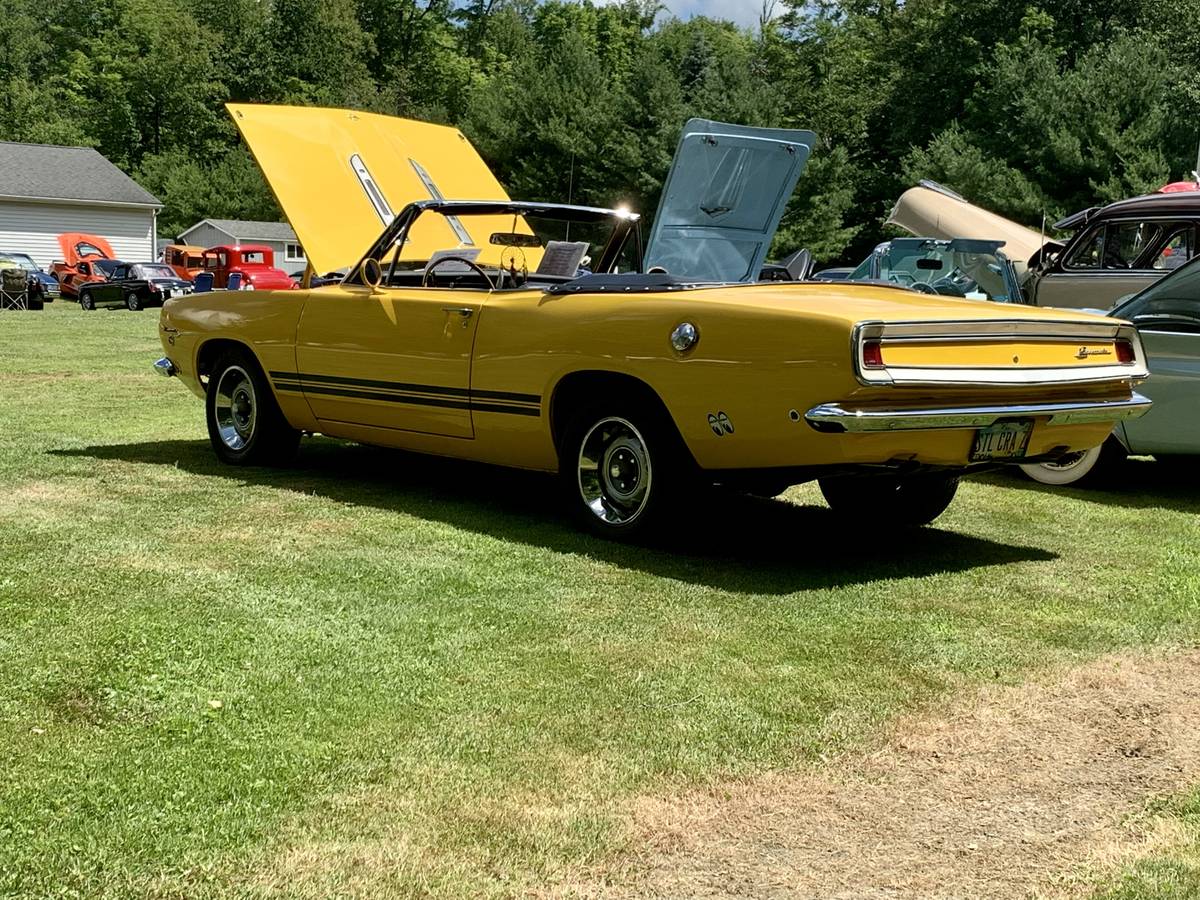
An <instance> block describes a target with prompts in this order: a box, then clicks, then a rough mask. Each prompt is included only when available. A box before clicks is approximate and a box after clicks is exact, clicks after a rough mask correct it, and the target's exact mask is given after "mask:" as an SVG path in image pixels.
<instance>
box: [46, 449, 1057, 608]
mask: <svg viewBox="0 0 1200 900" xmlns="http://www.w3.org/2000/svg"><path fill="white" fill-rule="evenodd" d="M50 452H51V453H53V454H55V455H58V456H69V457H90V458H94V459H104V460H119V461H123V462H129V463H140V464H148V465H161V466H171V467H173V468H179V469H182V470H183V471H186V472H191V473H193V474H196V475H204V476H210V477H218V478H223V479H228V480H230V481H234V482H238V483H242V484H249V485H265V486H270V487H276V488H280V489H286V490H289V491H299V492H302V493H305V494H314V495H317V496H321V497H326V498H328V499H331V500H335V501H337V502H339V503H347V504H354V505H358V506H363V507H371V508H374V509H381V510H387V511H391V512H398V513H403V514H406V515H411V516H416V517H419V518H421V519H426V520H430V521H437V522H443V523H446V524H449V525H452V526H454V527H456V528H461V529H466V530H469V531H473V532H476V533H479V534H484V535H488V536H490V537H494V538H497V539H500V540H505V541H515V542H519V543H522V544H527V545H530V546H537V547H544V548H547V549H550V550H553V551H555V552H559V553H577V554H583V555H586V556H590V557H593V558H596V559H601V560H604V561H606V562H609V563H611V564H613V565H617V566H621V567H623V568H627V569H632V570H637V571H643V572H646V573H649V574H652V575H656V576H660V577H664V578H672V579H675V580H678V581H683V582H687V583H692V584H699V585H705V586H709V587H714V588H718V589H721V590H730V591H749V592H753V593H762V594H786V593H791V592H793V591H799V590H809V589H819V588H827V587H838V586H844V585H851V584H865V583H869V582H872V581H877V580H880V579H889V578H909V577H921V576H926V575H933V574H939V573H947V572H958V571H965V570H969V569H973V568H978V567H981V566H993V565H1001V564H1005V563H1013V562H1024V561H1045V560H1051V559H1056V558H1057V556H1056V554H1054V553H1051V552H1049V551H1047V550H1043V549H1041V548H1037V547H1028V546H1014V545H1010V544H1002V543H998V542H995V541H990V540H987V539H984V538H978V537H972V536H969V535H963V534H957V533H955V532H951V531H942V530H939V529H936V528H924V529H918V530H913V531H911V532H896V531H889V530H888V529H887V528H886V525H885V524H882V523H879V522H876V521H874V520H872V519H871V517H870V511H869V510H866V511H864V515H865V517H866V520H865V521H864V523H863V525H862V527H860V528H859V527H847V526H843V525H841V524H840V523H839V521H838V520H837V519H836V518H835V517H834V515H833V514H832V513H831V512H830V511H829V510H828V509H826V508H824V507H815V506H801V505H798V504H795V503H790V502H787V501H783V500H767V499H762V498H756V497H749V496H745V495H742V494H737V493H733V492H726V491H716V490H714V491H711V492H706V493H705V494H704V495H703V496H702V497H701V499H700V501H699V503H698V505H697V509H696V511H695V512H693V513H691V514H689V515H687V516H681V517H680V518H679V520H678V521H675V522H672V523H671V524H670V525H669V527H666V528H662V529H660V530H659V532H658V533H655V534H652V535H648V536H646V537H644V538H643V539H641V540H639V541H638V542H637V543H631V544H622V543H617V542H612V541H605V540H602V539H600V538H596V537H593V536H591V535H589V534H586V533H584V532H582V531H581V530H579V529H578V528H576V527H575V526H574V524H573V523H571V522H570V521H569V520H568V518H567V517H566V515H565V514H564V512H563V510H562V507H561V505H560V503H559V501H558V494H557V484H556V482H555V480H554V479H553V478H552V477H550V476H548V475H545V474H541V473H534V472H523V471H519V470H513V469H505V468H499V467H496V466H489V465H483V464H480V463H468V462H462V461H459V460H450V459H440V458H437V457H432V456H425V455H421V454H412V453H405V452H402V451H397V450H385V449H380V448H375V447H367V446H362V445H353V444H343V443H340V442H336V441H332V440H326V439H323V438H313V439H308V440H306V441H305V442H304V446H303V448H302V450H301V453H300V456H299V458H298V460H297V462H296V463H295V464H294V465H292V466H290V467H288V468H283V469H259V468H234V467H230V466H226V465H223V464H222V463H220V462H218V461H217V459H216V457H215V456H214V455H213V452H212V449H211V447H210V446H209V444H208V442H207V441H179V440H168V441H154V442H146V443H135V444H113V445H101V446H95V447H85V448H82V449H71V450H52V451H50Z"/></svg>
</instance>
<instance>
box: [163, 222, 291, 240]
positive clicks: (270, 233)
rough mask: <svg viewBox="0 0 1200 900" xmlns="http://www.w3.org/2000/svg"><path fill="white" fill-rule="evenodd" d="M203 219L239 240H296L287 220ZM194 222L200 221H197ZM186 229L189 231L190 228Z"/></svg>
mask: <svg viewBox="0 0 1200 900" xmlns="http://www.w3.org/2000/svg"><path fill="white" fill-rule="evenodd" d="M204 221H205V222H207V223H208V224H209V225H212V226H213V227H214V228H219V229H220V230H221V231H223V232H225V233H226V234H230V235H233V236H234V237H235V238H237V239H238V240H239V241H295V240H296V232H295V231H293V230H292V226H291V225H289V224H288V223H287V222H244V221H242V220H240V219H205V220H204ZM196 224H197V225H199V224H202V223H200V222H197V223H196ZM195 227H196V226H195V225H193V226H192V228H195ZM187 230H188V231H191V230H192V229H191V228H189V229H187ZM184 233H185V234H186V233H187V232H186V231H185V232H184Z"/></svg>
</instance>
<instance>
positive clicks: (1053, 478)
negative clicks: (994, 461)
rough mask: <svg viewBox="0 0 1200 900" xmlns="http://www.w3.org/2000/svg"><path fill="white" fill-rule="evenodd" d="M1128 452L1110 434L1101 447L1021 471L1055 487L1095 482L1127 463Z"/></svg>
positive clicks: (1036, 464) (1022, 467)
mask: <svg viewBox="0 0 1200 900" xmlns="http://www.w3.org/2000/svg"><path fill="white" fill-rule="evenodd" d="M1126 455H1127V454H1126V452H1125V448H1124V447H1123V446H1122V445H1121V442H1120V441H1118V440H1117V439H1116V438H1115V437H1112V436H1111V435H1110V436H1109V438H1108V440H1106V441H1105V442H1104V443H1103V444H1101V445H1100V446H1099V447H1093V448H1092V449H1091V450H1083V451H1080V452H1079V453H1069V454H1067V455H1066V456H1064V457H1062V458H1061V459H1056V460H1055V461H1054V462H1045V463H1035V464H1032V465H1028V466H1021V471H1022V472H1024V473H1025V474H1026V475H1028V476H1029V477H1030V478H1032V479H1033V480H1034V481H1036V482H1038V483H1039V484H1049V485H1054V486H1056V487H1062V486H1065V485H1068V484H1080V485H1086V484H1096V483H1098V482H1100V481H1103V480H1104V478H1105V477H1107V476H1108V475H1111V474H1112V472H1113V470H1114V469H1115V468H1116V467H1117V466H1119V465H1120V464H1121V463H1122V462H1124V460H1125V457H1126Z"/></svg>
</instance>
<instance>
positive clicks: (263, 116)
mask: <svg viewBox="0 0 1200 900" xmlns="http://www.w3.org/2000/svg"><path fill="white" fill-rule="evenodd" d="M227 108H228V110H229V112H230V115H232V116H233V120H234V122H235V123H236V124H237V127H238V130H239V131H240V132H241V133H242V137H243V138H244V139H245V141H246V144H247V145H248V146H249V147H250V152H251V153H253V154H254V158H255V159H256V160H257V162H258V165H259V167H260V168H261V169H262V171H263V175H264V176H265V177H266V179H267V183H268V184H269V185H270V186H271V190H272V191H273V192H274V194H275V197H276V199H277V200H278V201H279V205H280V207H281V208H282V209H283V213H284V215H285V216H286V217H287V220H288V221H289V222H290V223H291V226H292V228H293V229H295V231H296V236H297V237H298V238H299V239H300V243H301V245H302V246H303V247H304V251H305V255H306V257H307V259H308V261H309V263H311V265H312V267H313V269H314V270H315V271H317V272H331V271H334V270H336V269H342V268H345V267H347V266H352V265H354V264H355V263H356V262H358V260H359V259H360V258H361V257H362V255H363V253H364V252H365V251H366V250H367V249H368V248H369V247H370V246H371V244H372V243H373V242H374V241H375V239H376V238H378V237H379V233H380V232H381V231H382V230H383V229H384V227H385V226H387V225H389V224H391V221H392V219H393V218H394V217H395V216H396V214H397V213H399V212H400V211H401V210H402V209H404V207H405V206H407V205H408V204H409V203H412V202H415V201H417V200H429V199H452V200H467V199H469V200H507V199H509V197H508V195H507V194H506V193H505V191H504V188H503V187H501V186H500V182H499V181H497V180H496V177H495V176H494V175H493V174H492V172H491V170H490V169H489V168H488V167H487V164H486V163H485V162H484V161H483V159H482V158H481V157H480V156H479V154H478V152H476V150H475V148H474V147H473V146H471V143H470V142H469V141H468V140H467V139H466V138H465V137H464V136H463V135H462V133H461V132H459V130H458V129H456V128H450V127H447V126H444V125H431V124H429V123H427V122H417V121H414V120H412V119H400V118H396V117H393V116H382V115H377V114H375V113H365V112H356V111H352V110H344V109H323V108H318V107H300V106H262V105H254V104H242V103H231V104H228V106H227ZM419 225H420V231H419V232H417V233H415V234H413V235H411V236H410V239H411V240H412V241H414V242H420V243H422V244H425V243H428V244H429V247H430V248H431V249H430V253H432V252H433V251H434V250H441V249H447V248H454V247H469V246H475V245H477V244H479V243H481V242H482V243H486V241H487V236H486V235H483V236H482V239H481V241H480V239H479V238H477V237H476V236H473V235H471V234H470V233H469V232H468V231H467V230H466V228H464V226H463V223H462V222H459V221H458V220H456V219H454V218H452V217H449V218H443V217H442V216H425V217H422V221H421V222H420V223H419ZM414 249H415V248H414Z"/></svg>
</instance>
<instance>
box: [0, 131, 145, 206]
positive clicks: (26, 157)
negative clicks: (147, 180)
mask: <svg viewBox="0 0 1200 900" xmlns="http://www.w3.org/2000/svg"><path fill="white" fill-rule="evenodd" d="M0 197H28V198H30V199H39V200H76V201H79V200H87V201H91V202H94V203H113V204H124V205H136V206H159V207H161V206H162V204H161V203H160V202H159V201H158V198H157V197H155V196H154V195H153V194H151V193H150V192H149V191H147V190H145V189H144V188H143V187H141V185H139V184H138V183H137V182H136V181H134V180H133V179H132V178H130V177H129V176H128V175H126V174H125V173H124V172H122V171H121V170H120V169H118V168H117V167H116V166H114V165H113V164H112V163H110V162H109V161H108V160H107V159H105V158H104V157H103V156H101V155H100V154H99V153H97V152H96V151H95V150H93V149H92V148H91V147H60V146H57V145H54V144H18V143H10V142H6V141H0Z"/></svg>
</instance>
